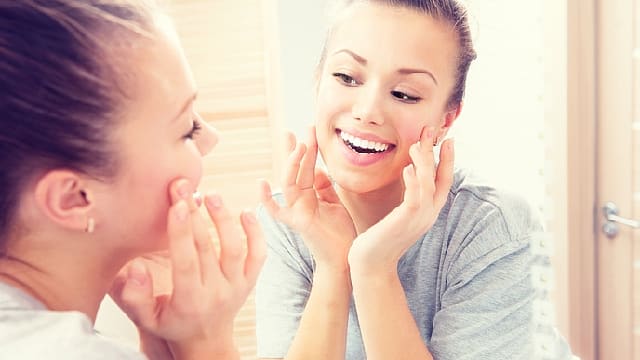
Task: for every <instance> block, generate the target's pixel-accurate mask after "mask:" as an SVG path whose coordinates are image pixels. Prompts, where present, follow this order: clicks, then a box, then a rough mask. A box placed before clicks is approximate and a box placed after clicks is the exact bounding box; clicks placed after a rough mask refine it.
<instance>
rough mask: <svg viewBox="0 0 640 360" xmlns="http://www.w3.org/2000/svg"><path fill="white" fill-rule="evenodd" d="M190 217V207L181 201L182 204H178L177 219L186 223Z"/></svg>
mask: <svg viewBox="0 0 640 360" xmlns="http://www.w3.org/2000/svg"><path fill="white" fill-rule="evenodd" d="M188 215H189V207H188V206H187V203H185V202H184V201H183V200H180V202H179V203H177V204H176V218H177V219H178V220H180V221H184V220H186V219H187V216H188Z"/></svg>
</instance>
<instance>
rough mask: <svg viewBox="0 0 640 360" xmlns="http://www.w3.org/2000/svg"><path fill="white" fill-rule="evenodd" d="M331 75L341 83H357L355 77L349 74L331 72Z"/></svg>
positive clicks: (349, 84) (351, 84)
mask: <svg viewBox="0 0 640 360" xmlns="http://www.w3.org/2000/svg"><path fill="white" fill-rule="evenodd" d="M332 75H333V77H335V78H337V79H338V80H339V81H340V82H341V83H343V84H345V85H347V86H356V85H359V84H358V82H357V81H356V79H354V78H353V77H352V76H350V75H347V74H343V73H333V74H332Z"/></svg>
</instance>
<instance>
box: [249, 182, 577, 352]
mask: <svg viewBox="0 0 640 360" xmlns="http://www.w3.org/2000/svg"><path fill="white" fill-rule="evenodd" d="M274 196H275V198H276V199H277V200H278V201H280V202H281V201H282V199H283V197H282V194H275V195H274ZM258 218H259V220H260V222H261V224H262V225H263V228H264V231H265V234H266V237H267V244H268V256H267V260H266V264H265V266H264V268H263V270H262V272H261V275H260V278H259V280H258V285H257V288H256V307H257V338H258V357H263V358H283V357H284V356H285V355H286V353H287V351H288V349H289V346H290V345H291V342H292V340H293V338H294V336H295V334H296V331H297V328H298V324H299V322H300V318H301V316H302V313H303V311H304V307H305V304H306V302H307V299H308V297H309V294H310V292H311V287H312V286H313V272H314V268H315V264H314V261H313V259H312V257H311V254H310V253H309V250H308V249H307V247H306V246H305V244H304V242H303V240H302V238H301V237H300V236H299V235H298V234H296V233H295V232H293V231H292V230H291V229H290V228H288V227H287V226H285V225H284V224H281V223H278V222H276V221H274V220H273V219H272V218H271V217H270V216H269V215H268V214H267V213H266V211H265V209H263V208H260V209H259V210H258ZM542 234H543V229H542V226H541V225H540V222H539V220H538V219H537V218H536V217H535V216H534V215H533V212H532V211H531V209H530V207H529V206H528V204H527V203H526V202H525V201H523V200H522V199H521V198H519V197H518V196H515V195H512V194H507V193H503V192H499V191H497V190H496V189H494V188H492V187H490V186H487V185H486V184H484V183H482V182H480V181H478V180H476V179H473V178H472V177H471V176H470V175H468V174H466V173H465V172H463V171H459V170H457V171H456V173H455V180H454V184H453V186H452V188H451V190H450V192H449V195H448V199H447V203H446V205H445V206H444V208H443V209H442V211H441V212H440V215H439V217H438V219H437V220H436V222H435V224H434V225H433V227H432V228H431V229H430V230H429V231H428V232H427V233H426V234H424V236H423V237H422V238H421V239H419V240H418V241H417V242H416V243H415V244H414V245H413V246H412V247H411V248H409V249H408V250H407V252H406V253H405V254H404V255H403V257H402V258H401V260H400V261H399V263H398V274H399V278H400V280H401V282H402V286H403V288H404V291H405V295H406V297H407V302H408V304H409V308H410V311H411V313H412V314H413V317H414V319H415V321H416V323H417V325H418V328H419V330H420V334H421V336H422V339H423V340H424V342H425V344H426V345H427V347H428V348H429V350H430V352H431V354H432V355H433V357H434V358H435V359H437V360H448V359H451V360H461V359H474V360H481V359H491V360H500V359H504V360H514V359H571V358H572V355H571V351H570V349H569V347H568V345H567V343H566V342H565V341H564V340H563V339H562V338H561V337H560V336H559V335H558V334H557V332H556V331H555V329H554V327H553V325H552V324H549V323H548V322H547V323H544V322H541V321H538V319H539V318H540V317H539V316H538V315H537V314H536V313H535V311H534V304H536V303H540V301H541V300H542V298H543V297H545V296H546V294H545V291H539V289H538V288H537V287H536V284H535V282H534V281H532V266H536V267H540V266H543V267H544V266H546V267H548V259H547V258H546V257H541V256H539V255H535V254H533V253H532V251H531V242H532V241H534V239H536V237H538V236H540V235H542ZM398 336H402V335H401V334H398ZM327 346H331V344H327ZM365 358H366V356H365V349H364V346H363V342H362V336H361V333H360V328H359V325H358V317H357V312H356V309H355V307H354V305H353V301H352V302H351V308H350V311H349V323H348V333H347V349H346V359H348V360H359V359H365Z"/></svg>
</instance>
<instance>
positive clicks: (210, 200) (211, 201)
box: [206, 194, 222, 209]
mask: <svg viewBox="0 0 640 360" xmlns="http://www.w3.org/2000/svg"><path fill="white" fill-rule="evenodd" d="M206 202H207V204H208V205H209V206H210V207H212V208H214V209H219V208H221V207H222V198H221V197H220V195H218V194H213V195H209V196H207V197H206Z"/></svg>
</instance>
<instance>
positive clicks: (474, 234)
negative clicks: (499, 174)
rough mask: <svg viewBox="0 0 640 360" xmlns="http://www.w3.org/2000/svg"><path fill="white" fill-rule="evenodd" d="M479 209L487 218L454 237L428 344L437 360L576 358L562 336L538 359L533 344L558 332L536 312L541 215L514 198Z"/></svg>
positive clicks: (458, 230) (463, 227)
mask: <svg viewBox="0 0 640 360" xmlns="http://www.w3.org/2000/svg"><path fill="white" fill-rule="evenodd" d="M478 209H482V214H484V216H483V217H479V216H476V217H475V218H476V219H478V220H477V221H476V222H472V223H468V226H458V227H457V228H456V230H454V231H453V235H452V242H453V243H455V244H456V245H455V246H453V247H451V244H450V248H449V250H451V251H450V252H449V253H448V254H447V256H448V260H447V261H446V276H445V286H444V289H443V291H442V292H441V295H440V306H439V307H438V309H437V311H436V314H435V316H434V318H433V332H432V336H431V339H430V341H429V348H430V350H431V352H432V355H433V357H434V359H437V360H450V359H451V360H453V359H456V360H461V359H462V360H464V359H474V360H482V359H487V360H489V359H490V360H514V359H536V360H537V359H571V358H572V355H571V351H570V349H569V347H568V345H567V344H566V342H565V341H564V340H563V339H561V338H560V337H559V336H556V337H555V338H554V341H555V342H556V343H555V344H553V345H554V347H555V351H554V352H553V353H547V354H545V355H541V353H540V352H539V351H538V350H539V349H538V347H537V346H536V343H537V342H538V340H539V339H538V338H539V337H540V334H541V333H544V334H549V333H553V330H554V329H553V326H552V325H548V326H547V327H546V328H541V326H540V324H538V323H537V319H536V316H535V313H534V308H533V304H534V302H535V301H536V300H539V299H540V296H541V293H540V291H539V289H537V288H536V286H535V284H534V281H533V280H532V269H533V268H534V267H535V266H538V264H539V259H538V257H537V256H536V255H534V254H533V253H532V251H531V244H532V243H533V241H534V240H536V239H539V237H542V236H544V230H543V229H542V226H541V225H540V222H539V220H538V219H537V216H535V215H534V214H533V213H532V212H531V210H530V208H529V207H528V204H526V203H525V202H523V201H521V200H519V199H516V198H505V197H503V198H502V199H501V202H500V203H498V205H496V204H495V203H494V204H491V205H490V206H485V207H482V208H478ZM458 225H460V224H458Z"/></svg>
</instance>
